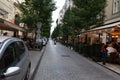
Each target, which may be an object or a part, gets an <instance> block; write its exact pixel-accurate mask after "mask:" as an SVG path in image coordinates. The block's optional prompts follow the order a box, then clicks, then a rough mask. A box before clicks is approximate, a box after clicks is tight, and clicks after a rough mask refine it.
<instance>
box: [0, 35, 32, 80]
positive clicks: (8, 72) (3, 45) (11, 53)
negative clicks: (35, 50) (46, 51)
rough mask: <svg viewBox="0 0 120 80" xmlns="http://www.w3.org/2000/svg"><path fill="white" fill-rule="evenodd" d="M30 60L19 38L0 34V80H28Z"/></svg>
mask: <svg viewBox="0 0 120 80" xmlns="http://www.w3.org/2000/svg"><path fill="white" fill-rule="evenodd" d="M30 67H31V62H30V59H29V54H28V49H27V47H26V45H25V44H24V42H23V41H22V40H21V39H18V38H13V37H6V36H0V80H28V78H29V73H30Z"/></svg>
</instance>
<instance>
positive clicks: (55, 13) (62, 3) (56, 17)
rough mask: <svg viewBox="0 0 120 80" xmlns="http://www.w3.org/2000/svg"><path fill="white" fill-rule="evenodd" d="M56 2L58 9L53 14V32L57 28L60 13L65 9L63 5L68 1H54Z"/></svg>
mask: <svg viewBox="0 0 120 80" xmlns="http://www.w3.org/2000/svg"><path fill="white" fill-rule="evenodd" d="M54 1H55V2H56V7H57V9H56V10H55V11H54V12H53V15H52V19H53V21H54V22H53V23H52V28H51V32H52V31H53V30H54V28H55V27H56V20H57V19H58V17H59V12H60V10H61V9H62V7H63V5H64V3H65V1H66V0H54Z"/></svg>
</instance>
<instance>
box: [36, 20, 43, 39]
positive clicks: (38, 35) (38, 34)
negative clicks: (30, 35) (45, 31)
mask: <svg viewBox="0 0 120 80" xmlns="http://www.w3.org/2000/svg"><path fill="white" fill-rule="evenodd" d="M41 25H42V23H41V22H37V36H36V39H39V38H40V37H41V36H40V29H41Z"/></svg>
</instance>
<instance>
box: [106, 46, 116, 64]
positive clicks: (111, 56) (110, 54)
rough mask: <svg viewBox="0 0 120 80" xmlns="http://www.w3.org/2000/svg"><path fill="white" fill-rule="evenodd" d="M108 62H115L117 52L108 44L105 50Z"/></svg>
mask: <svg viewBox="0 0 120 80" xmlns="http://www.w3.org/2000/svg"><path fill="white" fill-rule="evenodd" d="M106 50H107V55H108V58H109V59H108V60H109V62H115V57H116V55H117V50H116V49H115V48H113V45H112V44H108V47H107V48H106Z"/></svg>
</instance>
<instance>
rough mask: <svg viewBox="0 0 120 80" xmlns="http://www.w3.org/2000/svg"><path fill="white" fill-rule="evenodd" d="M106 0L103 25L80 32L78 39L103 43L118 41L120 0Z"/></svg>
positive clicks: (119, 32)
mask: <svg viewBox="0 0 120 80" xmlns="http://www.w3.org/2000/svg"><path fill="white" fill-rule="evenodd" d="M106 1H107V4H106V7H105V9H104V10H105V20H104V24H103V26H99V27H97V28H93V29H90V30H88V31H84V32H82V33H81V34H82V35H81V38H80V41H82V42H85V41H87V42H90V43H91V44H92V43H94V42H100V43H105V44H106V42H120V0H106ZM86 36H87V37H86ZM86 38H87V39H86Z"/></svg>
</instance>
